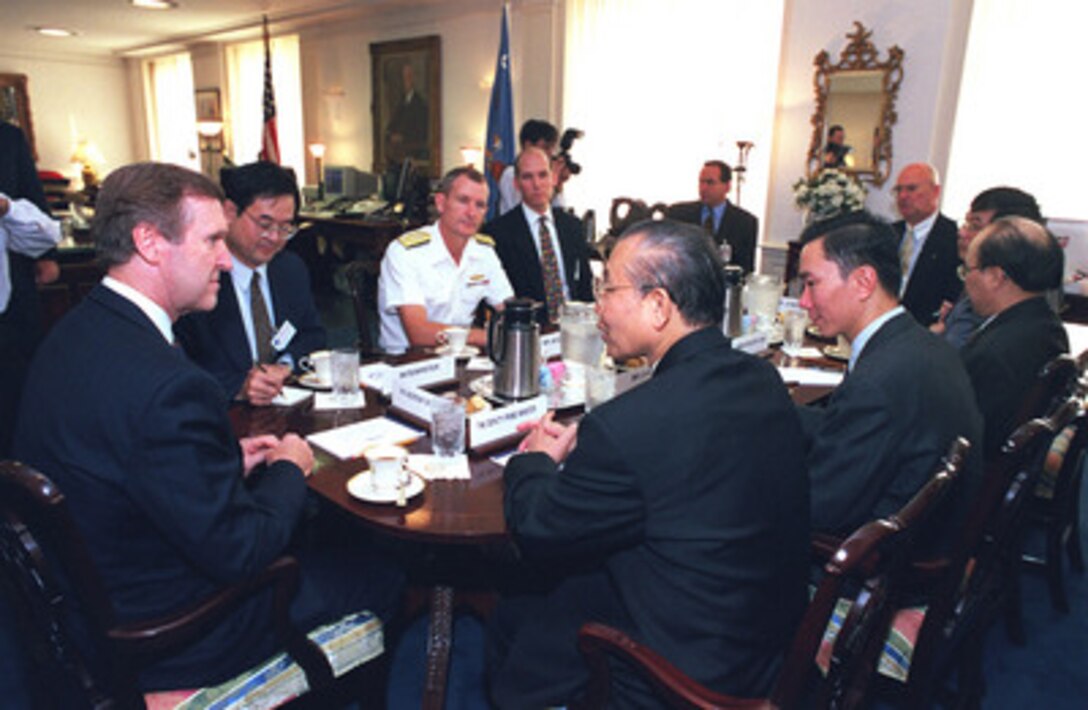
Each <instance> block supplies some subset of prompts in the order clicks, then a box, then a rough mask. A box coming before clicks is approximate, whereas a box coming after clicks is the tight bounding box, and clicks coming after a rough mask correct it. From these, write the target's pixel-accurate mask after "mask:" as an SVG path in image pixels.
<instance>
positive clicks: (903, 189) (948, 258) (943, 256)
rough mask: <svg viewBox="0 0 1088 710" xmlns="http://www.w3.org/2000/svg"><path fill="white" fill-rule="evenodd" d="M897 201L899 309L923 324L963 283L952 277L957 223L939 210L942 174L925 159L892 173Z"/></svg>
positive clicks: (937, 311)
mask: <svg viewBox="0 0 1088 710" xmlns="http://www.w3.org/2000/svg"><path fill="white" fill-rule="evenodd" d="M892 191H893V192H894V193H895V206H896V208H897V209H898V210H899V215H900V216H901V217H902V218H903V219H902V220H900V221H898V222H896V223H895V224H894V225H893V227H894V229H895V236H896V238H897V242H896V243H897V244H898V245H899V270H900V273H901V274H902V279H903V280H902V284H901V287H900V289H899V293H898V296H899V299H900V301H901V302H902V304H903V308H906V309H907V312H908V313H910V314H911V315H912V316H914V319H915V320H916V321H918V322H919V323H921V324H922V325H925V326H928V325H929V324H930V323H932V322H933V321H935V320H937V317H938V315H940V308H941V303H942V302H944V301H955V300H956V297H957V296H958V295H959V293H960V290H961V288H962V285H961V284H960V282H959V279H958V278H957V277H956V266H958V265H959V257H958V256H957V255H956V223H955V222H953V221H952V220H950V219H949V218H948V217H945V216H944V215H943V214H941V213H940V212H939V211H938V205H939V204H940V201H941V178H940V175H938V173H937V169H936V168H935V167H933V166H932V165H930V164H929V163H911V164H910V165H908V166H906V167H905V168H903V170H902V171H901V172H900V173H899V177H898V178H896V181H895V187H894V188H892Z"/></svg>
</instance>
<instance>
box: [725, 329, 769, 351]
mask: <svg viewBox="0 0 1088 710" xmlns="http://www.w3.org/2000/svg"><path fill="white" fill-rule="evenodd" d="M732 346H733V349H734V350H740V351H742V352H746V353H748V354H749V355H758V354H759V353H761V352H763V351H764V350H766V349H767V334H766V333H760V332H758V331H756V332H754V333H748V334H747V335H738V336H737V337H735V338H733V341H732Z"/></svg>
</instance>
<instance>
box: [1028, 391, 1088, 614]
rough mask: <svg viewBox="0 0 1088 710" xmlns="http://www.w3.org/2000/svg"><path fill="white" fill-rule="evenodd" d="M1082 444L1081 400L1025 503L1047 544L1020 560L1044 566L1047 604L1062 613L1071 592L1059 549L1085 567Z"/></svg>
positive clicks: (1086, 418) (1086, 424) (1085, 440)
mask: <svg viewBox="0 0 1088 710" xmlns="http://www.w3.org/2000/svg"><path fill="white" fill-rule="evenodd" d="M1086 446H1088V412H1086V411H1085V409H1084V406H1083V402H1081V406H1080V409H1079V411H1078V412H1077V415H1076V417H1075V418H1074V420H1073V422H1072V423H1070V424H1069V425H1068V426H1066V427H1065V428H1064V429H1063V430H1062V431H1061V432H1060V433H1059V434H1058V436H1057V437H1055V438H1054V441H1053V443H1052V444H1051V446H1050V448H1049V450H1048V451H1047V454H1046V458H1045V460H1044V463H1043V471H1042V475H1041V477H1040V480H1039V483H1038V485H1036V486H1035V489H1034V491H1033V495H1031V496H1029V498H1028V500H1027V503H1026V506H1027V511H1026V514H1027V519H1026V523H1027V526H1028V527H1029V528H1032V527H1038V528H1042V530H1043V531H1044V533H1045V546H1044V552H1043V554H1042V556H1041V557H1040V556H1037V555H1032V554H1028V553H1026V552H1024V553H1022V554H1021V561H1022V562H1023V563H1024V565H1025V566H1026V567H1028V568H1029V569H1042V570H1043V571H1044V573H1045V575H1046V580H1047V586H1048V587H1049V590H1050V601H1051V604H1052V605H1053V607H1054V608H1055V609H1056V610H1058V611H1060V612H1062V613H1065V614H1068V613H1069V598H1068V596H1067V595H1066V593H1065V578H1064V572H1063V567H1064V565H1063V563H1062V556H1063V552H1064V553H1065V554H1068V556H1069V565H1070V567H1072V568H1073V569H1074V570H1075V571H1077V572H1080V573H1083V572H1084V556H1083V552H1082V551H1081V545H1080V491H1081V480H1082V478H1083V475H1084V463H1085V458H1084V455H1085V447H1086Z"/></svg>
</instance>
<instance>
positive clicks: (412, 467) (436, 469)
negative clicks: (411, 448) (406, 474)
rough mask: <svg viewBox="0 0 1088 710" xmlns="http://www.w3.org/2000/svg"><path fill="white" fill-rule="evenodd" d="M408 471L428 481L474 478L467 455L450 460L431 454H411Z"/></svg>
mask: <svg viewBox="0 0 1088 710" xmlns="http://www.w3.org/2000/svg"><path fill="white" fill-rule="evenodd" d="M408 470H409V471H412V472H414V473H418V474H419V475H420V476H423V479H424V480H426V481H467V480H469V479H471V478H472V471H471V470H470V469H469V467H468V456H466V455H465V454H458V455H457V456H451V457H449V458H441V457H439V456H433V455H431V454H409V455H408Z"/></svg>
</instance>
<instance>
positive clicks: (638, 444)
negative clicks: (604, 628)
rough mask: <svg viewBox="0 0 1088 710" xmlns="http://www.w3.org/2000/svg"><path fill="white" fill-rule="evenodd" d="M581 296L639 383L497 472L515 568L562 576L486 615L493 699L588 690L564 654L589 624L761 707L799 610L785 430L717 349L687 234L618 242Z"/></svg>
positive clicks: (700, 247) (797, 468) (781, 397)
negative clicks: (639, 368)
mask: <svg viewBox="0 0 1088 710" xmlns="http://www.w3.org/2000/svg"><path fill="white" fill-rule="evenodd" d="M596 291H597V312H598V314H599V316H600V326H599V327H600V330H601V333H602V335H603V338H604V342H605V344H606V346H607V348H608V354H609V355H610V356H612V358H613V359H614V360H616V361H622V360H625V359H627V358H631V357H644V358H646V359H648V360H649V361H650V363H651V364H653V365H654V366H655V369H654V374H653V377H652V378H651V379H650V380H648V381H647V382H645V383H643V384H641V385H639V386H638V387H636V388H634V389H632V390H629V391H628V392H626V393H624V394H622V395H620V396H619V397H617V398H615V399H613V400H611V401H609V402H606V403H604V404H602V405H600V406H599V407H596V408H594V409H593V411H592V412H590V413H589V414H588V415H586V417H585V418H583V419H582V420H581V422H580V423H579V424H578V425H570V426H564V425H561V424H559V423H557V422H556V421H554V419H553V418H552V416H551V415H550V414H549V415H548V416H545V417H544V419H542V420H541V421H540V422H539V423H538V424H537V425H535V426H534V427H533V428H532V431H531V432H530V433H529V435H528V437H527V438H526V439H525V440H524V441H523V442H522V445H521V451H522V452H523V453H521V454H519V455H517V456H515V457H513V458H512V459H511V460H510V462H509V463H508V464H507V466H506V471H505V486H506V492H505V502H504V504H505V511H506V520H507V524H508V525H509V527H510V530H511V532H512V533H513V535H514V538H515V539H516V541H517V542H518V544H519V546H520V549H521V550H522V552H523V554H524V555H525V557H526V558H527V559H530V560H532V561H534V562H538V563H540V564H539V565H538V566H539V567H544V568H547V569H548V570H549V571H550V572H554V571H555V570H556V568H558V567H559V566H562V567H563V568H564V569H565V570H568V571H569V570H571V568H572V566H573V567H576V568H577V571H570V572H569V573H568V574H565V575H564V576H562V578H561V579H559V580H558V581H557V580H555V579H549V580H548V581H549V583H550V584H548V585H547V587H546V589H547V591H546V592H541V593H539V594H529V595H523V596H508V597H507V598H506V599H504V601H503V602H502V603H501V604H500V606H499V607H498V609H497V610H496V613H495V615H494V619H493V626H492V634H491V645H490V649H489V650H490V658H489V661H490V662H489V667H490V671H491V681H492V683H491V689H492V697H493V699H494V700H495V702H496V704H497V705H498V706H499V707H503V708H507V707H508V708H522V707H543V706H547V705H557V704H564V703H566V702H568V701H569V700H570V699H571V698H572V697H573V696H575V695H576V694H577V692H578V690H579V688H580V687H581V686H582V685H583V684H584V683H585V681H586V671H585V669H584V667H583V664H582V661H581V658H580V657H579V654H578V651H577V647H576V640H577V632H578V629H579V627H580V626H581V625H582V624H583V623H585V622H587V621H600V622H603V623H606V624H609V625H611V626H614V627H616V628H619V629H621V630H623V631H625V632H626V633H628V634H629V635H631V636H632V637H633V638H635V639H636V640H638V641H640V642H642V643H645V644H647V645H648V646H650V647H651V648H653V649H654V650H656V651H657V652H659V653H661V654H662V655H663V656H664V657H665V658H667V659H669V661H670V662H672V663H674V664H675V665H676V666H677V667H679V668H680V669H681V670H683V671H684V672H685V673H687V674H689V675H690V676H692V677H693V678H695V679H696V680H698V681H699V682H701V683H704V684H706V685H707V686H709V687H711V688H714V689H715V690H718V691H722V692H727V693H730V694H734V695H740V696H755V695H759V694H762V693H764V692H766V691H767V689H768V687H769V685H770V682H771V680H772V679H773V678H774V676H775V673H776V671H777V669H778V662H779V657H780V654H781V652H782V650H783V649H784V647H785V646H786V644H787V643H788V641H789V638H790V636H791V634H792V632H793V630H794V628H795V625H796V623H797V621H798V619H799V618H800V615H801V613H802V611H803V609H804V606H805V601H806V597H805V580H806V575H807V566H808V556H807V539H808V534H809V526H808V485H807V481H806V478H805V472H804V463H803V461H802V457H801V452H800V450H799V447H798V446H797V445H796V442H797V441H798V437H800V436H801V432H800V428H799V425H798V420H797V414H796V412H795V410H794V407H793V405H792V404H791V401H790V398H789V395H788V394H787V392H786V389H785V387H784V386H783V384H782V380H781V378H780V377H779V376H778V374H777V373H776V372H775V371H774V368H773V367H772V366H771V365H770V364H769V363H767V362H766V361H764V360H760V359H759V358H755V357H752V356H750V355H746V354H744V353H742V352H739V351H735V350H732V349H731V348H730V346H729V341H728V340H727V339H726V338H725V336H724V335H723V334H722V329H721V321H722V311H723V303H724V297H725V285H724V275H723V271H722V262H721V257H720V256H719V255H718V253H717V249H716V248H715V246H714V244H713V242H712V241H711V240H710V237H709V236H708V235H707V234H706V233H705V232H703V231H702V230H701V229H699V228H698V227H695V226H691V225H685V224H680V223H677V222H672V221H669V220H664V221H658V222H654V221H647V222H641V223H638V224H636V225H634V226H632V227H631V228H629V229H628V230H627V231H626V232H624V234H623V235H622V236H621V237H620V239H619V241H618V242H617V244H616V247H615V249H614V250H613V251H612V254H611V256H610V257H609V260H608V263H607V265H606V267H605V273H604V278H603V280H602V281H601V282H600V283H599V284H597V288H596ZM620 686H622V688H621V687H620ZM613 692H614V694H616V695H620V696H621V697H619V698H617V700H616V702H617V704H619V705H624V703H625V702H626V703H628V704H630V703H632V699H633V698H636V697H639V696H640V695H641V694H643V693H644V692H645V689H644V688H643V687H641V686H640V685H639V683H638V682H637V681H635V680H634V679H632V678H624V679H623V680H622V682H617V684H615V686H614V691H613ZM624 706H625V705H624Z"/></svg>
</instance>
